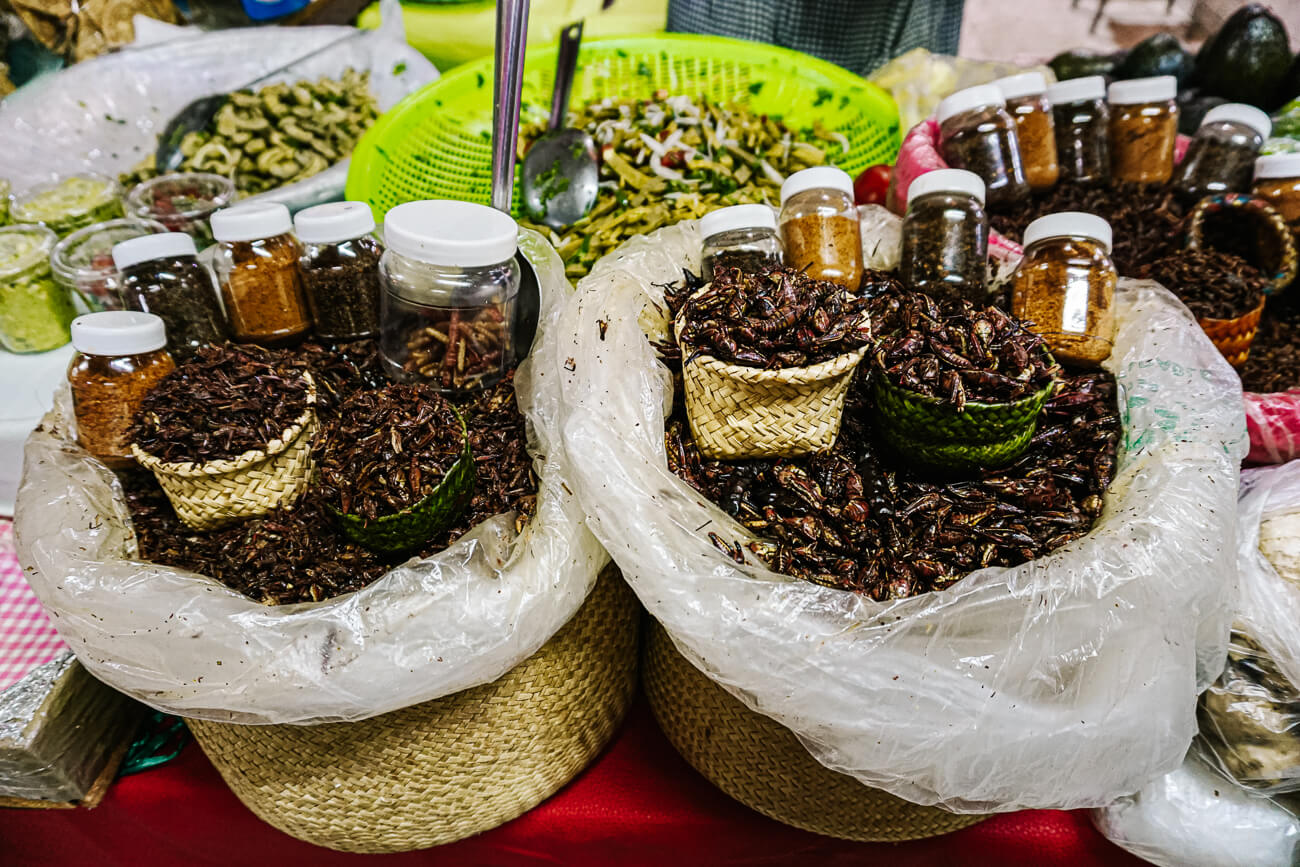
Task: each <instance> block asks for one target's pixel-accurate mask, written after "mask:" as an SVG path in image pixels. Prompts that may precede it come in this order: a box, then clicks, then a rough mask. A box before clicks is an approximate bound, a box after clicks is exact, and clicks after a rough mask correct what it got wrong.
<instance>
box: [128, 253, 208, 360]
mask: <svg viewBox="0 0 1300 867" xmlns="http://www.w3.org/2000/svg"><path fill="white" fill-rule="evenodd" d="M122 300H123V301H124V302H125V304H126V306H127V309H130V310H139V311H140V312H141V313H153V314H154V315H156V316H158V317H159V318H161V319H162V321H163V325H165V326H166V328H167V348H168V350H169V351H170V352H171V354H172V355H173V356H174V357H176V358H178V359H180V360H181V361H187V360H189V359H190V358H192V357H193V356H194V355H195V354H196V353H197V352H198V351H199V349H201V348H202V347H204V346H208V345H211V344H213V343H221V342H223V341H225V340H229V339H230V329H229V327H228V326H227V325H226V317H225V315H224V314H223V313H222V312H221V305H220V304H219V303H218V301H217V287H216V284H215V283H214V282H213V280H212V274H211V272H209V271H208V269H207V268H205V267H203V264H202V263H201V262H199V260H198V258H197V257H196V256H175V257H169V258H166V259H153V260H151V261H149V262H140V263H139V264H136V265H132V266H131V267H129V268H127V269H126V271H125V272H124V273H123V275H122Z"/></svg>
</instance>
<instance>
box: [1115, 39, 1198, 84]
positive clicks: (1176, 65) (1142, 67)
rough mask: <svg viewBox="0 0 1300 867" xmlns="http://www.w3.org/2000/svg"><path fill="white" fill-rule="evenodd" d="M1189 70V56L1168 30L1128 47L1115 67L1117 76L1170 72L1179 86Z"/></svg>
mask: <svg viewBox="0 0 1300 867" xmlns="http://www.w3.org/2000/svg"><path fill="white" fill-rule="evenodd" d="M1191 72H1192V56H1191V55H1190V54H1188V53H1187V52H1186V51H1184V50H1183V46H1182V44H1181V43H1180V42H1179V41H1178V39H1177V38H1176V37H1174V36H1172V35H1170V34H1168V33H1157V34H1156V35H1155V36H1148V37H1147V38H1146V39H1143V40H1142V41H1141V42H1139V43H1138V44H1137V45H1134V46H1133V48H1132V50H1130V51H1129V53H1128V57H1126V58H1124V61H1123V62H1122V63H1120V64H1119V66H1117V67H1115V77H1116V78H1149V77H1151V76H1153V75H1172V76H1174V77H1175V78H1177V79H1178V84H1179V86H1181V85H1182V84H1183V82H1184V81H1186V80H1187V77H1188V76H1189V75H1190V74H1191Z"/></svg>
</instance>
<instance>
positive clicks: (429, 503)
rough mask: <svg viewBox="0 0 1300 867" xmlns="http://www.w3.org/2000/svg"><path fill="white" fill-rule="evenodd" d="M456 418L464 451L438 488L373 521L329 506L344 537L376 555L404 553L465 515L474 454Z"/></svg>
mask: <svg viewBox="0 0 1300 867" xmlns="http://www.w3.org/2000/svg"><path fill="white" fill-rule="evenodd" d="M456 417H457V418H458V419H460V428H461V432H462V434H463V435H464V438H465V448H464V449H463V450H462V451H461V453H460V457H459V458H457V459H456V462H455V463H454V464H452V465H451V469H449V470H447V474H446V475H445V476H443V479H442V481H441V482H439V483H438V487H436V488H434V489H433V491H432V493H430V494H429V495H428V496H427V497H425V498H424V499H423V500H421V501H420V502H418V503H416V504H415V505H414V506H408V507H407V508H405V509H403V510H402V511H400V512H397V513H395V514H392V515H385V516H383V517H382V518H377V519H375V520H373V521H367V520H366V519H365V518H363V517H361V516H360V515H345V514H343V513H342V512H340V511H339V510H338V509H336V508H334V507H333V506H330V510H331V511H332V512H333V513H334V518H335V520H337V521H338V524H339V529H341V530H342V531H343V535H344V536H347V537H348V539H350V540H351V541H353V542H355V543H356V544H358V545H360V546H362V547H363V548H367V549H369V550H371V551H374V552H375V553H377V554H404V553H406V552H407V551H411V550H414V549H415V548H418V547H419V546H420V545H422V544H424V543H425V542H427V541H428V540H429V539H431V538H433V536H435V535H437V534H438V533H441V532H442V531H443V530H445V529H447V528H448V527H450V526H451V525H452V523H454V522H455V521H456V519H457V518H459V517H460V516H461V515H463V514H464V513H465V509H466V508H468V506H469V502H470V500H471V499H472V498H473V496H474V483H475V481H476V480H477V478H478V474H477V472H476V471H475V467H474V455H473V454H472V453H471V452H470V448H469V432H468V431H467V430H466V428H465V419H464V418H463V417H462V416H461V414H460V413H459V412H457V413H456Z"/></svg>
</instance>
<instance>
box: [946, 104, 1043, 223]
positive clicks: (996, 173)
mask: <svg viewBox="0 0 1300 867" xmlns="http://www.w3.org/2000/svg"><path fill="white" fill-rule="evenodd" d="M935 117H936V119H937V120H938V121H939V149H940V151H941V153H942V154H943V158H944V160H945V161H946V162H947V163H948V165H949V166H951V167H952V168H954V169H966V170H967V171H970V172H974V173H975V174H977V175H979V176H980V179H981V180H983V181H984V187H985V197H986V199H987V201H988V203H989V204H990V205H1011V204H1014V203H1016V202H1020V201H1024V200H1025V199H1026V198H1028V197H1029V182H1028V181H1026V180H1025V166H1024V163H1023V162H1022V161H1021V158H1020V137H1019V135H1018V134H1017V132H1016V121H1015V118H1013V117H1012V116H1011V115H1010V114H1008V113H1007V108H1006V102H1005V100H1003V99H1002V91H1000V90H998V88H997V87H995V86H993V85H991V84H982V85H979V86H978V87H968V88H966V89H965V90H959V91H957V92H956V93H954V94H952V95H951V96H948V97H945V98H944V100H943V101H942V102H940V103H939V108H938V110H937V112H936V114H935Z"/></svg>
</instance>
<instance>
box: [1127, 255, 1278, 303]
mask: <svg viewBox="0 0 1300 867" xmlns="http://www.w3.org/2000/svg"><path fill="white" fill-rule="evenodd" d="M1140 276H1142V277H1146V278H1148V279H1151V280H1155V281H1156V282H1157V283H1159V284H1160V285H1162V286H1164V287H1165V288H1166V289H1168V290H1169V291H1170V292H1173V293H1174V294H1175V295H1177V296H1178V297H1179V299H1181V300H1182V302H1183V303H1184V304H1186V305H1187V309H1189V310H1191V311H1192V315H1193V316H1195V317H1196V318H1197V319H1236V318H1237V317H1238V316H1244V315H1245V314H1247V313H1249V312H1250V311H1252V310H1254V309H1255V308H1256V307H1258V306H1259V304H1260V302H1262V301H1263V300H1264V292H1265V290H1266V289H1267V288H1268V286H1269V281H1268V279H1267V278H1266V277H1264V275H1262V274H1260V273H1259V271H1257V270H1256V269H1255V268H1253V267H1251V266H1250V265H1249V264H1248V263H1247V262H1246V261H1245V260H1244V259H1242V258H1241V257H1240V256H1234V255H1232V254H1231V253H1223V252H1219V251H1218V250H1184V251H1182V252H1180V253H1175V254H1174V255H1172V256H1166V257H1165V258H1163V259H1157V260H1156V261H1155V262H1152V263H1151V264H1150V265H1147V266H1146V267H1144V268H1143V269H1142V272H1141V275H1140Z"/></svg>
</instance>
